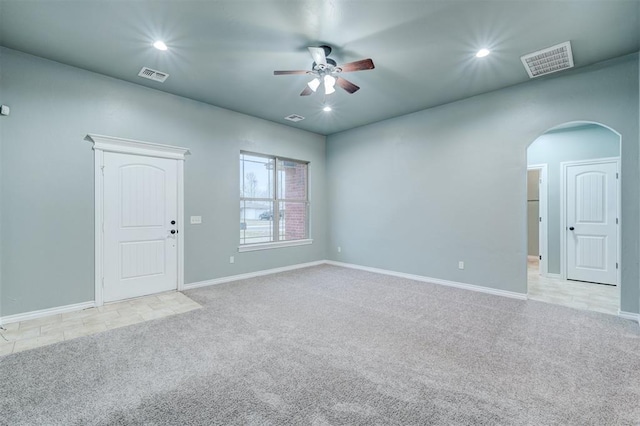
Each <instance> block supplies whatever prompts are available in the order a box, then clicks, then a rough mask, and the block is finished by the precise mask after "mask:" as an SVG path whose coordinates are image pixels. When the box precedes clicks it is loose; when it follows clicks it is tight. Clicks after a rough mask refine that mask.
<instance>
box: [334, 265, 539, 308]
mask: <svg viewBox="0 0 640 426" xmlns="http://www.w3.org/2000/svg"><path fill="white" fill-rule="evenodd" d="M325 263H327V264H329V265H334V266H342V267H344V268H351V269H360V270H362V271H368V272H375V273H378V274H383V275H391V276H393V277H400V278H407V279H409V280H414V281H421V282H427V283H432V284H438V285H444V286H447V287H455V288H461V289H464V290H471V291H478V292H480V293H487V294H493V295H495V296H503V297H509V298H512V299H519V300H527V295H526V294H525V293H516V292H515V291H507V290H498V289H495V288H491V287H483V286H480V285H476V284H467V283H460V282H456V281H448V280H442V279H440V278H430V277H425V276H422V275H413V274H406V273H404V272H396V271H389V270H387V269H379V268H371V267H369V266H361V265H355V264H353V263H343V262H336V261H333V260H327V261H326V262H325Z"/></svg>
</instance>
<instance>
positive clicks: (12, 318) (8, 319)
mask: <svg viewBox="0 0 640 426" xmlns="http://www.w3.org/2000/svg"><path fill="white" fill-rule="evenodd" d="M95 306H96V304H95V302H94V301H91V302H82V303H75V304H73V305H65V306H58V307H56V308H48V309H41V310H39V311H31V312H24V313H22V314H14V315H7V316H5V317H2V318H0V325H1V324H11V323H13V322H20V321H28V320H32V319H36V318H42V317H48V316H50V315H57V314H66V313H68V312H75V311H81V310H83V309H87V308H93V307H95Z"/></svg>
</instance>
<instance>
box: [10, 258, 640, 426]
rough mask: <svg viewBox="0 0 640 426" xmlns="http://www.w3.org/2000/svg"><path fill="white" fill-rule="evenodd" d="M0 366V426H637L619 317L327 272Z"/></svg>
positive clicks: (264, 281) (215, 297)
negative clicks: (484, 425)
mask: <svg viewBox="0 0 640 426" xmlns="http://www.w3.org/2000/svg"><path fill="white" fill-rule="evenodd" d="M187 294H188V296H189V297H191V298H192V299H194V300H195V301H196V302H198V303H199V304H201V305H202V306H203V308H202V309H199V310H195V311H192V312H188V313H185V314H180V315H175V316H171V317H168V318H164V319H160V320H156V321H150V322H145V323H142V324H136V325H132V326H129V327H124V328H120V329H116V330H111V331H107V332H104V333H101V334H98V335H94V336H89V337H83V338H80V339H76V340H72V341H68V342H62V343H58V344H55V345H52V346H48V347H43V348H38V349H34V350H31V351H25V352H22V353H18V354H12V355H7V356H4V357H1V358H0V378H1V380H0V413H1V414H0V423H1V424H6V425H42V424H47V425H129V424H136V425H138V424H144V425H162V424H171V425H214V424H220V425H222V424H225V425H226V424H232V425H233V424H237V425H241V424H242V425H301V424H304V425H306V424H309V425H329V424H331V425H344V424H349V425H375V424H379V425H400V424H402V425H406V424H415V425H424V424H446V425H477V424H486V425H543V424H544V425H555V424H557V425H618V424H619V425H636V424H638V421H639V419H640V404H639V403H638V401H640V332H639V330H638V325H637V324H635V323H632V322H631V321H627V320H622V319H620V318H617V317H614V316H610V315H605V314H600V313H595V312H586V311H580V310H575V309H571V308H566V307H561V306H555V305H550V304H545V303H540V302H535V301H518V300H512V299H507V298H501V297H496V296H491V295H486V294H481V293H474V292H468V291H464V290H459V289H452V288H447V287H441V286H436V285H430V284H425V283H419V282H413V281H410V280H406V279H400V278H393V277H388V276H382V275H377V274H372V273H367V272H362V271H356V270H349V269H343V268H339V267H333V266H326V265H324V266H318V267H313V268H308V269H304V270H297V271H292V272H287V273H282V274H278V275H272V276H267V277H261V278H255V279H250V280H245V281H240V282H235V283H228V284H224V285H219V286H215V287H208V288H202V289H198V290H193V291H190V292H188V293H187Z"/></svg>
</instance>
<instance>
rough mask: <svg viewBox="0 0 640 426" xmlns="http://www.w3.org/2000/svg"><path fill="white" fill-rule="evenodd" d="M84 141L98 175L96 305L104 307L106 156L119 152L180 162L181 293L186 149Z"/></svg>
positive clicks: (110, 139) (123, 141)
mask: <svg viewBox="0 0 640 426" xmlns="http://www.w3.org/2000/svg"><path fill="white" fill-rule="evenodd" d="M84 140H86V141H88V142H92V143H93V151H94V173H95V179H94V182H95V199H94V206H95V222H94V223H95V305H96V306H102V305H103V304H104V298H103V277H104V273H103V271H104V248H103V246H104V238H103V231H104V174H103V167H104V153H105V152H117V153H122V154H134V155H142V156H147V157H160V158H169V159H174V160H178V219H177V221H178V282H177V283H176V287H177V289H178V291H180V290H182V289H183V288H184V160H185V157H186V156H187V155H189V154H191V153H190V152H189V150H188V149H187V148H182V147H177V146H169V145H160V144H155V143H150V142H141V141H136V140H130V139H122V138H116V137H112V136H103V135H95V134H88V135H87V136H86V137H85V138H84Z"/></svg>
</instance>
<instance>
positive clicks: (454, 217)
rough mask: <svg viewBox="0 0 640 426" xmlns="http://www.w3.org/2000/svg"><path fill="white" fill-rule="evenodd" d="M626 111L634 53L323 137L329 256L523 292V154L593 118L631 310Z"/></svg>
mask: <svg viewBox="0 0 640 426" xmlns="http://www.w3.org/2000/svg"><path fill="white" fill-rule="evenodd" d="M638 114H639V111H638V55H637V54H634V55H629V56H626V57H622V58H618V59H616V60H613V61H608V62H606V63H601V64H598V65H596V66H592V67H588V68H583V69H578V70H573V71H570V72H565V73H564V74H563V75H559V76H553V77H547V78H544V77H543V78H541V79H536V80H532V81H530V82H527V83H525V84H521V85H517V86H513V87H510V88H507V89H503V90H499V91H496V92H492V93H488V94H484V95H480V96H477V97H473V98H469V99H465V100H462V101H459V102H455V103H452V104H448V105H444V106H441V107H437V108H432V109H428V110H425V111H420V112H417V113H414V114H410V115H406V116H402V117H398V118H394V119H390V120H385V121H382V122H379V123H375V124H372V125H368V126H363V127H360V128H357V129H352V130H350V131H346V132H342V133H338V134H335V135H331V136H329V137H328V138H327V178H328V194H329V199H330V200H331V204H330V207H329V223H330V226H331V228H330V236H331V238H330V246H329V256H330V258H331V259H335V260H338V261H344V262H350V263H355V264H360V265H366V266H372V267H378V268H384V269H389V270H394V271H402V272H406V273H412V274H418V275H423V276H428V277H435V278H441V279H447V280H452V281H458V282H466V283H472V284H478V285H481V286H488V287H493V288H496V289H503V290H510V291H514V292H520V293H526V291H527V283H526V253H527V245H526V232H527V225H526V205H527V203H526V169H527V160H526V157H527V156H526V151H527V147H528V145H529V144H530V143H531V142H532V141H534V140H535V139H537V138H538V137H539V136H540V135H542V134H543V133H544V132H546V131H547V130H548V129H550V128H552V127H555V126H557V125H559V124H562V123H566V122H570V121H593V122H599V123H603V124H605V125H607V126H610V127H612V128H614V129H616V130H617V131H618V132H620V133H621V134H622V200H623V202H622V203H623V205H622V214H621V216H622V225H621V231H622V232H621V234H622V265H621V266H622V286H621V293H622V309H623V310H624V311H628V312H638V302H639V284H638V283H639V279H638V275H639V272H640V271H639V264H638V259H639V258H640V256H639V253H638V235H639V231H640V230H639V226H638V225H639V214H638V209H639V207H640V200H639V192H640V191H639V173H638V172H639V168H638V161H639V150H638V145H639V144H638V136H639V133H638V132H639V129H638ZM337 246H341V247H342V252H341V253H338V252H337V250H336V247H337ZM459 260H463V261H465V269H464V270H459V269H458V261H459Z"/></svg>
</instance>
